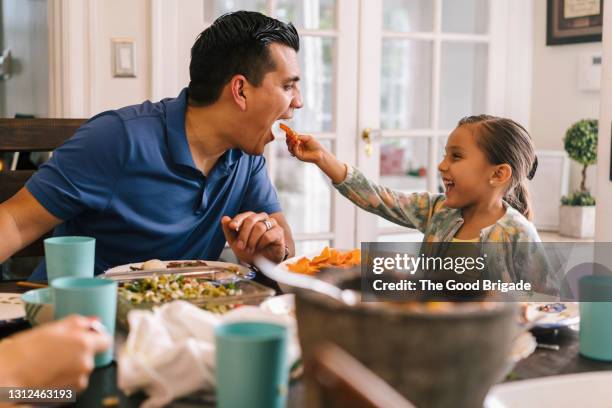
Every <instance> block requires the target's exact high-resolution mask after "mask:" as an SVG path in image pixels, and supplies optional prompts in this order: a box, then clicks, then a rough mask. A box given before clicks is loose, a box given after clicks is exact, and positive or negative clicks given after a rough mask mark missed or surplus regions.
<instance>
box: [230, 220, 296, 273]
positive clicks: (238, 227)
mask: <svg viewBox="0 0 612 408" xmlns="http://www.w3.org/2000/svg"><path fill="white" fill-rule="evenodd" d="M221 225H222V227H223V233H224V234H225V239H227V242H228V244H229V246H230V248H232V251H234V254H236V256H237V257H238V259H240V260H241V261H242V262H246V263H249V264H251V263H253V259H254V258H255V255H256V254H259V255H263V256H265V257H266V258H268V259H269V260H271V261H273V262H281V261H282V260H283V258H284V257H285V231H284V230H283V228H282V227H281V226H280V225H278V222H277V221H276V220H275V219H274V218H272V217H270V216H269V215H268V214H266V213H259V214H256V213H254V212H252V211H248V212H244V213H241V214H238V215H236V216H235V217H234V218H230V217H228V216H225V217H223V218H222V219H221Z"/></svg>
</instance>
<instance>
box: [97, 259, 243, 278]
mask: <svg viewBox="0 0 612 408" xmlns="http://www.w3.org/2000/svg"><path fill="white" fill-rule="evenodd" d="M163 262H164V263H165V264H166V265H167V264H169V263H170V262H195V260H193V259H181V260H173V261H163ZM204 262H206V265H207V266H213V267H217V268H230V267H231V268H237V269H238V273H239V274H241V275H243V276H244V277H245V278H246V279H252V278H253V277H254V276H255V272H253V271H251V270H250V269H249V268H247V267H246V266H242V265H238V264H234V263H229V262H220V261H206V260H204ZM143 263H144V262H134V263H130V264H125V265H119V266H115V267H114V268H111V269H107V270H106V271H105V272H104V273H105V274H107V275H114V274H123V273H129V272H132V269H131V267H135V268H140V266H141V265H142V264H143ZM169 270H172V268H169Z"/></svg>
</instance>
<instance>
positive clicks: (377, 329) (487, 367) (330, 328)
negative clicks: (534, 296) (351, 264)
mask: <svg viewBox="0 0 612 408" xmlns="http://www.w3.org/2000/svg"><path fill="white" fill-rule="evenodd" d="M317 277H318V278H321V279H323V280H326V281H328V282H332V283H334V284H336V285H337V286H339V287H343V288H358V287H359V282H360V274H359V270H358V269H353V270H342V271H339V270H329V271H322V272H321V273H320V274H318V275H317ZM296 292H297V293H296V311H297V320H298V331H299V337H300V343H301V346H302V352H303V357H304V359H305V361H308V358H309V356H310V355H311V354H312V353H313V350H314V349H315V348H316V347H317V346H318V345H320V344H321V343H324V342H328V341H331V342H333V343H335V344H337V345H339V346H340V347H341V348H343V349H344V350H345V351H347V352H348V353H350V354H351V355H353V356H354V357H355V358H357V359H358V360H360V361H361V362H362V363H363V364H364V365H365V366H366V367H368V368H369V369H370V370H372V371H373V372H374V373H376V374H377V375H378V376H380V377H381V378H382V379H383V380H385V381H386V382H387V383H388V384H389V385H391V386H392V387H393V388H395V389H396V390H397V391H398V392H399V393H401V394H402V395H404V396H405V397H406V398H407V399H408V400H409V401H411V402H412V403H413V404H415V405H416V406H417V407H419V408H427V407H432V408H437V407H445V408H446V407H457V408H461V407H467V408H471V407H474V408H476V407H478V408H481V407H482V404H483V401H484V398H485V396H486V394H487V391H488V390H489V388H490V387H491V386H492V385H493V384H494V383H496V382H497V381H498V380H500V377H501V375H502V373H503V371H504V367H505V366H506V365H507V361H508V356H509V354H510V351H511V347H512V343H513V340H514V338H515V337H516V335H517V325H516V321H517V317H516V315H517V307H516V305H515V304H514V303H509V302H508V303H505V302H490V303H486V304H483V303H478V302H465V303H462V304H458V305H457V306H456V307H450V308H448V309H444V310H430V309H428V308H424V307H416V308H415V307H408V306H402V305H401V304H399V305H398V304H397V303H396V304H389V303H383V302H371V303H361V304H359V305H358V306H355V307H350V306H347V305H345V304H342V303H340V302H338V301H336V300H334V299H331V298H329V297H326V296H324V295H320V294H318V293H314V292H311V291H305V290H297V291H296ZM307 389H308V391H307V394H308V395H307V398H308V406H317V405H318V404H317V401H318V399H319V398H318V396H317V394H316V392H317V391H316V389H315V388H313V387H311V386H310V384H308V387H307Z"/></svg>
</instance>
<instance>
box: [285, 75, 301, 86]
mask: <svg viewBox="0 0 612 408" xmlns="http://www.w3.org/2000/svg"><path fill="white" fill-rule="evenodd" d="M299 80H300V77H299V76H297V75H296V76H294V77H291V78H287V79H285V83H286V84H287V83H289V82H299Z"/></svg>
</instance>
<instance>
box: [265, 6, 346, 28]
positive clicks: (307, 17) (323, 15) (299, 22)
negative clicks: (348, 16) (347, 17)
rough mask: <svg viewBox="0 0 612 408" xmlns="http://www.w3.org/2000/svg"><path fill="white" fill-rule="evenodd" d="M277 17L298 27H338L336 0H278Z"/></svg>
mask: <svg viewBox="0 0 612 408" xmlns="http://www.w3.org/2000/svg"><path fill="white" fill-rule="evenodd" d="M275 13H276V18H278V19H279V20H283V21H291V22H292V23H293V25H294V26H296V28H298V29H301V28H304V29H307V30H329V29H333V28H335V27H336V0H304V1H295V0H276V11H275Z"/></svg>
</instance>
